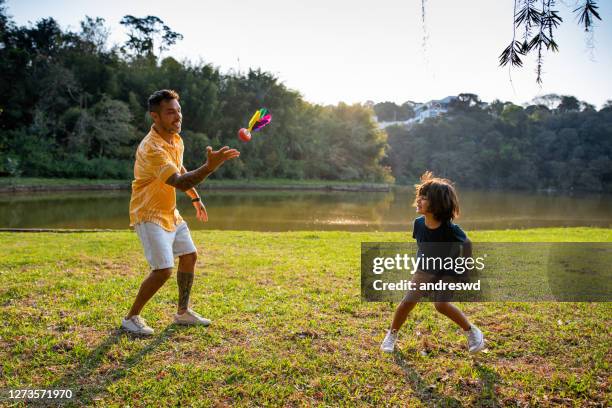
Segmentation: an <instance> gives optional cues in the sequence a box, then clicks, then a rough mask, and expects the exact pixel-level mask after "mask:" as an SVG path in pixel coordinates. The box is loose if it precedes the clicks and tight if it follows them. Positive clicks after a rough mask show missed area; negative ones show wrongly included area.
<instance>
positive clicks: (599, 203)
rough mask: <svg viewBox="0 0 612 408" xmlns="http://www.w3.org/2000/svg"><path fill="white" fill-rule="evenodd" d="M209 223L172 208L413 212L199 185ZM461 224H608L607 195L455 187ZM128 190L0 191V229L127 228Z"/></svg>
mask: <svg viewBox="0 0 612 408" xmlns="http://www.w3.org/2000/svg"><path fill="white" fill-rule="evenodd" d="M203 196H204V202H205V203H206V207H207V209H208V215H209V219H210V221H209V222H208V223H206V224H202V223H200V222H199V221H197V220H196V219H195V211H194V209H193V208H192V207H191V203H190V202H189V200H188V199H187V197H186V196H184V195H183V194H181V193H179V203H178V206H179V211H180V212H181V214H182V215H183V217H184V218H185V219H186V220H187V222H188V223H189V226H190V228H191V229H204V228H205V229H226V230H255V231H289V230H348V231H375V230H378V231H409V230H411V229H412V220H413V219H414V217H415V213H414V208H412V207H411V202H412V199H413V193H412V191H409V190H401V191H393V192H388V193H380V192H359V193H355V192H314V191H206V192H205V194H203ZM460 199H461V210H462V215H461V218H460V219H459V220H458V221H457V223H459V224H461V226H462V227H464V228H465V229H468V230H470V229H471V230H474V229H505V228H531V227H564V226H599V227H612V196H610V195H580V196H575V197H572V196H564V195H547V194H534V193H517V192H485V191H460ZM129 201H130V192H129V191H95V192H82V191H80V192H66V193H28V194H2V195H0V228H111V229H124V228H128V224H129V216H128V207H129Z"/></svg>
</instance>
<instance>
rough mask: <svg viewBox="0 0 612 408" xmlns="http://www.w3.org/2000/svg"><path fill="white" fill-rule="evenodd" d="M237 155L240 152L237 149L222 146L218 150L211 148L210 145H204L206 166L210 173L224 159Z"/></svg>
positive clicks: (223, 161)
mask: <svg viewBox="0 0 612 408" xmlns="http://www.w3.org/2000/svg"><path fill="white" fill-rule="evenodd" d="M239 156H240V152H239V151H238V150H236V149H230V148H229V147H228V146H223V147H222V148H220V149H219V150H213V149H212V147H210V146H208V147H206V167H208V170H210V172H211V173H212V172H213V171H215V170H217V169H218V168H219V167H221V165H222V164H223V163H225V162H226V161H228V160H232V159H235V158H236V157H239Z"/></svg>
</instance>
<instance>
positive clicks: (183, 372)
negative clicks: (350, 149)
mask: <svg viewBox="0 0 612 408" xmlns="http://www.w3.org/2000/svg"><path fill="white" fill-rule="evenodd" d="M193 237H194V241H195V243H196V245H197V246H198V248H199V251H200V257H199V260H198V270H197V271H196V279H195V282H194V288H193V292H192V304H193V307H194V309H195V310H197V311H199V312H200V313H201V314H203V315H204V316H206V317H209V318H211V319H212V320H213V324H212V326H210V327H209V328H198V327H190V328H184V327H176V326H173V325H171V318H172V313H174V311H175V305H176V302H177V298H178V296H177V287H176V282H175V280H174V279H172V280H170V281H169V282H168V283H167V284H166V286H164V287H163V288H162V289H161V291H160V292H159V293H158V294H157V295H156V296H155V297H154V298H153V299H152V301H151V302H150V303H149V304H148V305H147V306H146V307H145V310H144V312H143V317H144V318H145V319H147V321H148V323H149V324H150V325H151V326H152V327H153V328H154V329H155V330H156V333H155V335H154V336H152V337H151V338H146V339H143V338H134V337H131V336H129V335H127V334H124V333H122V332H121V331H120V330H118V327H119V325H120V321H121V317H122V316H123V315H124V314H125V313H126V311H127V310H128V308H129V306H130V304H131V302H132V300H133V297H134V295H135V294H136V291H137V289H138V286H139V284H140V282H141V280H142V279H143V277H144V276H145V274H146V273H147V266H146V263H145V260H144V256H143V254H142V251H141V248H140V244H139V242H138V239H137V237H136V235H135V234H134V233H132V232H129V231H118V232H101V233H67V234H53V233H36V234H34V233H0V248H1V249H2V251H0V318H1V319H0V322H1V323H0V391H2V393H3V395H1V396H0V397H1V398H6V397H7V396H8V391H7V390H8V389H17V388H19V389H23V388H38V389H42V388H46V389H50V388H51V389H65V388H69V389H71V390H72V391H73V394H74V397H73V400H72V403H70V404H73V405H78V406H81V405H83V406H105V407H106V406H126V405H127V404H129V405H130V406H132V407H134V406H178V404H180V405H182V406H265V405H269V406H312V405H315V406H316V405H321V406H338V405H341V406H353V405H357V406H410V407H413V406H414V407H418V406H425V407H433V406H457V407H459V406H475V407H483V406H491V407H494V406H526V404H527V405H529V406H576V407H584V406H602V407H603V406H610V405H612V397H611V393H610V386H611V380H612V377H611V374H610V373H611V372H610V363H611V357H612V355H611V341H610V340H611V339H612V335H611V334H612V333H611V331H612V329H611V328H612V304H611V303H547V302H542V303H509V302H508V303H463V304H460V307H461V308H462V309H463V310H464V312H465V313H466V314H467V315H468V317H469V318H470V319H471V320H472V321H473V322H474V323H475V324H477V325H478V326H479V327H481V329H482V330H483V332H484V333H485V336H486V338H487V340H488V351H487V352H486V353H481V354H479V355H477V356H470V355H469V354H468V353H467V351H466V343H465V338H464V337H463V335H462V333H461V331H460V329H459V328H458V327H456V326H454V324H453V323H452V322H451V321H450V320H448V319H447V318H446V317H444V316H442V315H440V314H438V313H437V312H436V311H435V309H434V308H433V306H432V305H431V304H426V303H424V304H421V305H418V306H417V307H416V308H415V309H414V311H413V312H412V314H411V315H410V316H409V319H408V321H407V323H406V325H405V326H404V327H403V328H402V331H401V334H400V341H399V350H398V351H397V352H396V353H395V354H393V355H382V354H381V352H380V350H379V345H380V342H381V341H382V338H383V337H384V333H385V329H386V327H388V325H389V323H390V319H391V317H392V313H393V310H394V308H395V305H394V304H389V303H362V302H361V301H360V275H359V264H360V243H361V242H362V241H401V240H405V239H408V234H405V233H351V232H318V231H312V232H288V233H261V232H239V231H196V232H193ZM470 237H471V238H472V240H473V241H475V242H478V241H481V242H483V241H491V242H493V241H498V242H509V241H528V242H537V241H542V242H546V241H548V242H551V241H568V242H572V241H574V242H576V241H598V242H612V229H595V228H567V229H554V228H550V229H533V230H521V231H516V230H515V231H477V232H472V233H471V234H470ZM3 404H5V405H6V404H8V402H7V401H6V400H4V401H3V400H0V406H2V405H3ZM22 404H24V403H23V402H22Z"/></svg>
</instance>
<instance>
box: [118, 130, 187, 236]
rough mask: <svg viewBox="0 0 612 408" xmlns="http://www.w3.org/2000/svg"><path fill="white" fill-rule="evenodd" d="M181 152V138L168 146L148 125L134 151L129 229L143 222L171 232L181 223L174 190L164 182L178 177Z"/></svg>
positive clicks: (181, 164) (174, 139) (175, 135)
mask: <svg viewBox="0 0 612 408" xmlns="http://www.w3.org/2000/svg"><path fill="white" fill-rule="evenodd" d="M184 150H185V147H184V145H183V139H181V137H180V136H179V135H178V134H174V135H173V137H172V143H168V142H167V141H165V140H164V139H163V138H162V137H161V136H160V134H159V133H157V132H156V131H155V129H154V128H153V126H151V130H150V131H149V133H148V134H147V135H146V136H145V138H144V139H142V141H141V142H140V145H138V150H137V151H136V162H135V163H134V181H132V198H131V200H130V226H134V225H135V224H138V223H139V222H145V221H147V222H154V223H156V224H158V225H160V226H161V227H162V228H163V229H165V230H166V231H174V230H176V226H177V225H178V224H180V223H181V222H182V221H183V218H182V217H181V215H180V214H179V212H178V209H177V208H176V189H175V188H174V187H172V186H171V185H168V184H166V180H167V179H168V177H170V176H171V175H173V174H174V173H179V174H180V169H181V168H182V166H183V152H184Z"/></svg>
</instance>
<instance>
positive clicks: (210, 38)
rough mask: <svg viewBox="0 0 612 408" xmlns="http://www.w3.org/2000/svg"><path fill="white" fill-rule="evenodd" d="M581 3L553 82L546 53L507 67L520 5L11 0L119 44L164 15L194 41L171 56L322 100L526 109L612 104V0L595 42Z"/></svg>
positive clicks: (559, 37)
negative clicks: (139, 25)
mask: <svg viewBox="0 0 612 408" xmlns="http://www.w3.org/2000/svg"><path fill="white" fill-rule="evenodd" d="M575 4H576V1H575V0H558V1H557V9H558V10H559V11H560V15H561V17H562V18H563V23H562V24H561V27H560V28H559V30H558V31H557V34H556V41H557V43H558V44H559V48H560V52H559V53H553V54H550V53H548V54H545V58H544V76H543V80H544V83H543V84H542V86H539V85H537V84H536V81H535V79H536V74H535V61H534V60H535V55H530V56H528V57H526V59H525V60H524V62H525V65H524V67H523V68H522V69H513V70H512V72H509V70H508V68H501V67H499V66H498V56H499V54H500V53H501V51H502V50H503V49H504V48H505V47H506V46H507V45H508V44H509V43H510V41H511V39H512V26H513V24H512V20H513V7H514V0H495V1H491V0H469V1H467V0H466V1H457V0H437V1H436V0H425V24H423V20H422V15H421V14H422V13H421V0H396V1H392V0H378V1H376V2H372V1H363V0H308V1H297V0H267V1H265V2H255V1H246V0H224V1H222V0H219V1H209V0H200V1H188V0H174V1H167V0H166V1H154V0H148V1H141V0H129V1H125V0H123V1H118V0H104V1H86V0H65V1H61V0H57V1H53V2H50V1H48V0H8V1H7V3H6V7H7V13H8V14H9V15H10V16H12V18H13V20H14V21H15V22H16V23H17V24H19V25H27V24H29V23H30V22H31V23H34V22H36V21H37V20H39V19H41V18H44V17H53V18H55V19H56V20H57V21H58V22H59V24H60V25H61V26H62V28H64V29H66V28H69V29H72V30H78V29H79V22H80V21H81V20H83V19H84V17H85V16H86V15H88V16H91V17H103V18H104V19H105V20H106V25H107V27H108V28H109V29H110V30H111V36H110V38H109V42H110V43H111V44H112V43H117V44H122V43H123V42H125V40H126V39H127V35H126V30H125V29H124V27H122V26H121V25H120V24H119V21H120V20H121V18H122V17H123V16H124V15H127V14H131V15H134V16H136V17H144V16H147V15H155V16H157V17H159V18H161V19H162V20H163V21H164V23H165V24H167V25H168V26H170V28H171V29H172V30H174V31H177V32H179V33H181V34H183V36H184V39H183V40H182V41H180V42H179V43H177V44H176V45H175V46H173V47H172V48H171V49H170V50H169V51H167V52H166V54H165V55H170V56H173V57H175V58H176V59H178V60H181V61H182V60H185V59H187V60H190V61H192V62H200V61H202V62H204V63H210V64H212V65H214V66H217V67H219V68H220V69H221V71H222V72H228V71H230V70H233V71H238V70H239V71H242V72H245V71H246V70H248V69H249V68H261V69H262V70H264V71H268V72H271V73H273V74H274V75H275V76H276V77H278V78H279V80H280V81H281V82H283V83H284V84H285V85H286V86H287V87H289V88H291V89H295V90H297V91H299V92H300V93H301V94H302V95H303V97H304V98H305V99H306V100H308V101H310V102H313V103H320V104H336V103H338V102H340V101H342V102H346V103H363V102H366V101H368V100H372V101H374V102H383V101H392V102H395V103H398V104H401V103H403V102H405V101H408V100H411V101H418V102H425V101H428V100H431V99H441V98H444V97H445V96H448V95H456V94H458V93H461V92H469V93H475V94H477V95H479V96H480V98H481V99H482V100H484V101H487V102H490V101H492V100H493V99H501V100H503V101H512V102H514V103H517V104H523V103H525V102H528V101H530V100H532V99H533V98H534V97H536V96H538V95H543V94H548V93H557V94H561V95H574V96H576V97H577V98H578V99H580V100H584V101H586V102H589V103H592V104H594V105H595V106H596V107H601V105H602V104H603V103H604V102H605V101H606V100H608V99H612V81H611V80H610V77H611V76H610V72H612V1H608V0H599V1H598V5H599V7H600V8H599V12H600V15H601V17H602V19H603V21H598V20H597V23H596V27H595V30H594V35H593V43H594V44H595V47H594V48H590V47H588V46H587V37H586V36H585V33H584V30H583V29H582V28H580V27H579V26H578V21H577V17H576V16H575V15H574V14H573V13H572V10H573V9H574V8H575ZM424 39H425V41H424ZM510 77H511V78H512V80H510Z"/></svg>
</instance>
